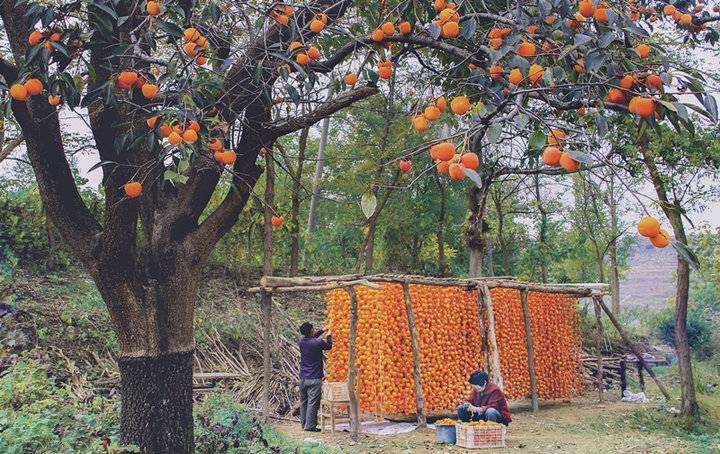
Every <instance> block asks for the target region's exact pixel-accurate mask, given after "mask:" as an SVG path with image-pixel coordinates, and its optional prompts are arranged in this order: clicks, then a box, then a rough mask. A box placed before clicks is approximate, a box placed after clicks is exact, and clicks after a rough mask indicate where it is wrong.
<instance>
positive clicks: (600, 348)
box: [593, 297, 604, 403]
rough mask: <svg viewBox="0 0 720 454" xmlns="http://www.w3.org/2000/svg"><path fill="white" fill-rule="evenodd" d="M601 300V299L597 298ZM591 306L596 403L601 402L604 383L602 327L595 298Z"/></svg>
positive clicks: (600, 314) (598, 306) (599, 310)
mask: <svg viewBox="0 0 720 454" xmlns="http://www.w3.org/2000/svg"><path fill="white" fill-rule="evenodd" d="M598 298H602V297H598ZM593 303H594V304H593V306H594V307H595V320H596V323H597V334H596V336H595V348H596V349H597V375H596V379H597V387H598V401H599V402H600V403H602V401H603V387H604V385H603V383H604V375H603V374H604V371H603V326H602V312H601V309H600V305H599V304H598V303H597V301H596V298H593Z"/></svg>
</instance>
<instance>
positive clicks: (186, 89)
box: [0, 0, 717, 453]
mask: <svg viewBox="0 0 720 454" xmlns="http://www.w3.org/2000/svg"><path fill="white" fill-rule="evenodd" d="M0 17H2V22H3V25H4V29H5V32H6V35H7V40H8V42H9V46H10V49H11V51H12V52H11V57H9V58H6V59H2V60H0V74H1V75H2V76H3V78H4V80H5V85H4V87H3V88H4V89H5V90H4V93H5V100H6V107H7V108H6V109H5V113H6V114H7V115H10V116H12V117H14V120H15V121H16V122H17V124H18V125H19V127H20V129H21V131H22V136H23V138H24V140H25V147H26V149H27V153H28V156H29V158H30V162H31V164H32V167H33V170H34V173H35V177H36V179H37V182H38V186H39V189H40V193H41V197H42V200H43V203H44V206H45V208H46V210H47V213H48V216H49V217H50V219H51V220H52V222H53V224H54V225H55V226H56V227H57V228H58V230H59V231H60V233H61V235H62V237H63V238H64V240H65V241H66V242H67V244H68V245H69V247H70V248H71V249H72V250H73V252H74V253H75V255H76V257H77V258H78V260H79V261H80V262H81V263H82V265H83V266H84V267H85V268H86V269H87V270H88V272H89V273H90V275H91V276H92V278H93V279H94V281H95V283H96V284H97V287H98V289H99V290H100V293H101V295H102V297H103V298H104V300H105V302H106V303H107V307H108V310H109V312H110V315H111V319H112V323H113V327H114V330H115V331H116V333H117V336H118V340H119V346H120V351H119V352H118V360H119V365H120V373H121V387H122V414H121V429H122V437H123V441H124V442H126V443H132V444H137V445H139V446H140V448H141V450H142V451H143V452H153V453H158V452H172V453H185V452H192V450H193V429H192V428H193V424H192V352H193V348H194V342H193V309H194V305H195V301H196V295H197V290H198V280H199V279H200V271H201V269H202V267H203V265H204V263H205V262H206V259H207V258H208V256H209V254H210V253H211V251H212V250H213V247H214V246H215V244H216V243H217V242H218V241H219V240H220V239H221V238H222V237H223V236H224V235H225V234H226V233H227V232H228V231H229V230H230V229H231V227H232V226H233V225H234V224H235V223H236V221H237V219H238V216H239V214H240V213H241V211H242V210H243V208H244V206H245V205H246V203H247V201H248V198H249V197H250V195H251V194H252V191H253V187H254V185H255V183H256V182H257V180H258V178H259V176H260V174H261V172H262V168H261V166H260V165H259V164H258V163H257V162H256V161H257V159H258V156H259V155H261V154H267V155H268V156H269V158H268V159H270V160H275V156H274V152H273V144H274V143H275V141H276V140H277V139H278V138H280V137H283V136H285V135H288V134H292V133H295V132H297V131H300V130H302V129H303V128H307V127H309V126H312V125H313V124H315V123H317V122H318V121H320V120H322V119H324V118H327V117H328V116H330V115H332V114H334V113H335V112H338V111H341V110H343V109H346V108H348V107H350V106H351V105H353V104H354V103H356V102H358V101H360V100H363V99H365V98H368V97H370V96H373V95H375V94H377V93H378V92H379V91H380V90H388V84H387V83H386V80H387V79H390V78H392V77H399V76H401V75H402V77H403V78H406V80H412V81H413V82H414V83H415V85H416V87H415V92H416V95H417V96H418V97H419V98H420V99H423V100H424V102H422V103H418V104H417V105H416V106H415V108H414V109H413V112H408V113H411V114H412V122H410V121H409V122H408V126H410V124H412V125H413V127H414V128H415V129H416V130H418V131H421V130H426V129H428V127H429V126H430V123H432V122H437V121H438V120H441V119H442V118H444V119H446V120H447V122H448V123H449V124H451V125H452V127H453V129H454V132H452V133H451V134H450V135H449V136H446V137H442V138H440V139H438V140H434V141H433V142H431V143H429V144H427V146H423V147H415V148H414V149H413V150H410V151H407V152H403V153H402V155H403V158H405V160H407V159H411V158H412V157H413V156H414V155H416V154H419V153H426V152H427V148H428V146H430V145H433V146H434V147H432V148H431V156H432V158H433V159H434V160H436V161H438V162H439V164H438V168H443V169H446V170H447V172H448V174H449V176H450V177H451V178H452V179H455V180H460V179H463V178H465V177H466V176H468V177H470V179H471V180H472V181H473V182H474V183H475V184H476V185H478V187H479V188H481V189H482V187H483V178H482V175H481V174H478V172H476V171H475V169H479V170H481V171H482V169H481V168H480V166H479V164H480V161H481V159H480V156H479V155H482V154H483V153H484V150H485V149H484V147H485V146H487V145H488V144H494V143H498V141H500V140H501V138H502V137H503V135H504V134H514V135H517V134H516V133H517V132H521V133H523V132H528V131H529V130H530V129H529V128H532V129H533V132H531V133H529V134H528V137H527V138H526V139H527V144H529V147H528V148H527V150H528V152H527V156H526V158H521V159H520V161H518V162H517V163H515V164H512V163H502V159H503V157H502V155H501V153H502V149H501V148H497V149H496V150H495V151H494V154H493V155H491V156H490V158H491V159H488V160H487V161H488V162H490V161H491V162H498V163H501V166H500V167H498V168H499V169H511V168H512V169H515V168H516V167H518V166H522V165H530V164H529V163H531V162H535V163H537V162H538V157H539V155H540V152H541V149H542V148H543V146H544V145H545V143H546V142H548V143H549V145H551V147H550V148H553V149H552V150H550V151H549V152H547V155H548V158H547V159H545V162H546V163H547V164H548V165H551V166H557V165H558V164H562V166H563V168H564V170H558V169H559V168H557V169H552V168H547V169H545V170H543V171H545V172H552V173H563V172H566V171H569V172H575V171H578V170H580V169H581V168H582V166H583V165H586V166H592V165H593V159H594V158H593V154H592V153H588V152H587V150H585V151H586V152H585V153H583V152H582V147H583V142H582V141H576V139H575V137H576V136H578V137H579V133H580V131H579V129H578V128H577V127H574V126H573V125H576V124H580V126H579V127H580V128H582V124H581V123H580V122H579V117H580V115H578V113H576V111H577V109H581V110H587V113H583V115H590V117H589V118H591V119H592V121H594V122H596V123H597V125H598V129H599V130H600V131H601V132H602V131H603V130H604V129H605V127H604V123H605V120H604V112H606V111H607V110H618V111H621V112H627V111H628V110H629V111H630V113H632V114H634V115H635V117H634V118H635V121H636V122H637V123H638V124H640V125H650V126H652V125H654V124H656V123H658V122H664V121H670V122H672V123H673V124H675V125H678V127H682V126H683V125H685V126H686V125H687V122H688V119H687V116H686V115H683V113H684V112H686V110H687V109H688V108H689V107H690V106H685V105H684V104H682V103H681V102H679V101H678V99H677V98H676V96H675V95H674V93H673V90H672V89H671V88H670V87H671V85H670V83H671V80H670V75H671V71H673V72H672V80H673V84H674V85H673V86H682V87H688V88H689V89H690V90H692V91H693V92H696V94H697V95H698V96H700V98H701V99H703V100H704V104H705V108H707V109H708V110H710V111H712V112H711V116H716V110H717V109H716V108H714V104H712V101H710V100H711V99H712V98H711V97H709V96H707V95H704V94H703V93H702V92H703V85H702V83H701V81H700V80H699V79H698V77H697V76H696V75H695V74H693V73H692V71H689V70H685V69H683V68H679V69H678V70H677V71H674V70H673V68H671V67H670V65H669V64H668V61H667V60H666V59H665V58H664V57H663V55H662V50H661V49H660V48H655V47H652V46H651V45H649V44H647V43H644V42H643V41H646V40H647V38H648V36H649V35H650V34H651V27H650V25H649V23H650V21H651V19H652V17H653V11H652V10H651V9H649V7H646V6H643V5H640V4H636V3H627V4H624V3H623V4H620V3H619V4H611V3H595V4H593V3H592V2H591V1H589V0H583V1H582V2H581V3H580V4H575V3H573V2H569V1H567V0H556V1H552V2H551V1H546V0H541V1H539V2H537V3H535V2H518V3H516V4H507V3H502V2H480V1H463V2H459V3H458V4H454V3H446V2H445V1H444V0H437V1H435V2H430V1H407V2H402V3H399V2H385V1H381V2H359V1H355V2H353V1H350V0H314V1H307V2H294V1H293V2H288V3H277V2H275V3H273V2H264V1H250V2H242V3H238V4H233V3H229V2H225V3H222V2H216V1H214V0H203V1H200V2H186V1H182V2H173V1H171V0H168V1H166V2H158V1H154V0H150V1H144V2H143V1H129V0H78V1H75V2H33V1H23V0H20V1H17V2H11V1H8V2H5V3H3V4H2V6H1V7H0ZM691 19H692V18H691ZM679 20H680V21H681V22H682V23H683V24H685V23H686V19H685V18H684V17H683V18H682V19H679ZM691 22H692V21H691ZM690 26H691V27H692V26H693V25H690ZM627 75H631V76H632V78H631V79H632V81H633V83H632V84H629V85H628V84H627V83H625V82H624V81H625V79H626V76H627ZM329 84H334V85H335V86H336V88H337V89H336V90H335V93H337V94H336V95H334V96H333V97H332V98H330V99H325V93H326V87H327V86H328V85H329ZM435 87H442V88H443V89H444V90H445V91H446V92H445V93H443V95H444V96H443V97H442V101H441V100H440V99H441V98H440V97H438V96H436V94H438V95H439V94H440V93H436V91H437V90H438V88H435ZM628 102H629V104H628ZM692 107H693V108H694V107H696V106H692ZM713 108H714V111H713ZM64 109H67V110H73V111H76V112H78V113H79V114H80V115H81V116H82V118H84V119H85V121H86V122H87V124H88V126H89V127H90V129H91V131H92V141H93V142H94V146H95V148H96V150H97V154H98V157H99V159H98V161H99V162H98V166H99V167H101V168H102V172H103V179H102V185H103V188H104V193H105V204H106V206H105V210H104V214H103V218H102V219H97V218H96V217H95V216H93V214H92V213H91V211H90V210H89V209H88V207H87V206H86V205H85V204H84V203H83V201H82V199H81V198H80V195H79V192H78V189H77V187H76V185H75V181H74V179H73V176H72V173H71V171H70V167H69V165H68V161H67V158H66V155H65V148H64V143H63V129H67V126H66V125H65V123H61V122H60V120H59V112H60V111H62V110H64ZM420 110H422V114H421V113H420ZM443 111H446V112H447V113H446V114H445V116H444V117H441V115H442V114H443ZM548 112H551V113H552V114H551V115H547V113H548ZM564 113H567V114H564ZM441 122H445V121H444V120H443V121H441ZM460 150H465V151H464V152H461V153H456V151H460ZM545 151H547V149H546V150H545ZM456 154H457V156H456ZM595 158H600V157H598V156H596V157H595ZM268 162H270V161H268ZM275 162H277V161H275ZM515 170H517V171H520V172H522V169H515ZM515 170H514V171H515ZM502 171H503V170H500V172H502ZM531 171H535V170H534V169H532V170H531ZM505 172H507V170H505ZM223 178H227V179H230V180H231V185H230V189H229V190H228V191H227V193H226V194H225V195H224V198H223V200H222V202H221V203H220V204H219V205H218V206H217V207H215V208H214V209H208V208H207V206H208V202H209V200H210V199H211V197H212V196H213V194H214V192H215V191H216V189H217V188H218V183H219V182H220V180H221V179H223ZM486 181H487V180H486ZM371 192H372V190H371ZM372 204H373V203H372V197H368V198H367V203H366V206H367V208H368V211H371V210H370V209H369V208H370V207H372ZM372 211H374V208H373V210H372ZM272 219H273V217H271V216H268V213H267V212H266V215H265V222H271V221H272Z"/></svg>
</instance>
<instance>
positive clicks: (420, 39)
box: [310, 34, 487, 73]
mask: <svg viewBox="0 0 720 454" xmlns="http://www.w3.org/2000/svg"><path fill="white" fill-rule="evenodd" d="M383 42H393V43H405V44H414V45H417V46H422V47H427V48H430V49H435V50H439V51H442V52H444V53H446V54H449V55H452V56H454V57H456V58H459V59H461V60H467V61H468V62H469V63H475V64H476V65H479V66H485V64H486V61H487V58H486V57H487V52H486V51H485V49H483V47H484V46H479V47H478V52H470V51H469V50H466V49H463V48H461V47H457V46H455V45H452V44H450V43H449V42H447V41H442V40H439V39H433V38H432V37H430V36H426V35H417V34H411V35H397V34H396V35H392V36H386V37H385V38H384V39H383ZM376 44H377V43H376V42H375V41H373V39H372V37H370V36H364V37H362V38H358V39H356V40H354V41H352V42H350V43H348V44H346V45H344V46H343V47H341V48H340V49H338V50H337V52H335V54H333V55H332V56H331V57H330V58H328V59H327V60H324V61H320V62H314V63H311V64H310V69H312V70H313V71H316V72H320V73H328V72H330V71H332V69H333V68H335V67H336V66H337V65H339V64H340V63H341V62H342V61H343V60H344V59H345V57H347V56H348V55H350V54H351V53H353V52H355V51H356V50H357V49H359V48H362V47H368V46H374V45H376Z"/></svg>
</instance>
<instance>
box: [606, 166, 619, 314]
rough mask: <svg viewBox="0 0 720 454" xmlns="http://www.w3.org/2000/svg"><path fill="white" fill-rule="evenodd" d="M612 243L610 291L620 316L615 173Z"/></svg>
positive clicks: (612, 181)
mask: <svg viewBox="0 0 720 454" xmlns="http://www.w3.org/2000/svg"><path fill="white" fill-rule="evenodd" d="M608 198H609V205H610V244H609V245H608V253H609V255H610V291H611V292H612V293H611V294H612V305H611V308H612V313H613V314H614V315H615V316H616V317H619V316H620V273H619V272H618V256H617V239H618V235H619V232H618V215H617V201H616V200H615V175H614V174H612V173H611V174H610V194H609V197H608Z"/></svg>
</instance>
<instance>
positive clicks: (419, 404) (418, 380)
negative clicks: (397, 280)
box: [403, 282, 427, 427]
mask: <svg viewBox="0 0 720 454" xmlns="http://www.w3.org/2000/svg"><path fill="white" fill-rule="evenodd" d="M403 296H404V297H405V309H406V310H407V318H408V326H409V327H410V345H411V346H412V356H413V378H414V379H415V408H416V410H417V422H418V427H427V413H426V411H425V396H424V395H423V389H422V373H421V371H420V341H419V338H418V332H417V327H416V326H415V314H414V312H413V308H412V300H411V298H410V285H408V283H407V282H403Z"/></svg>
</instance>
